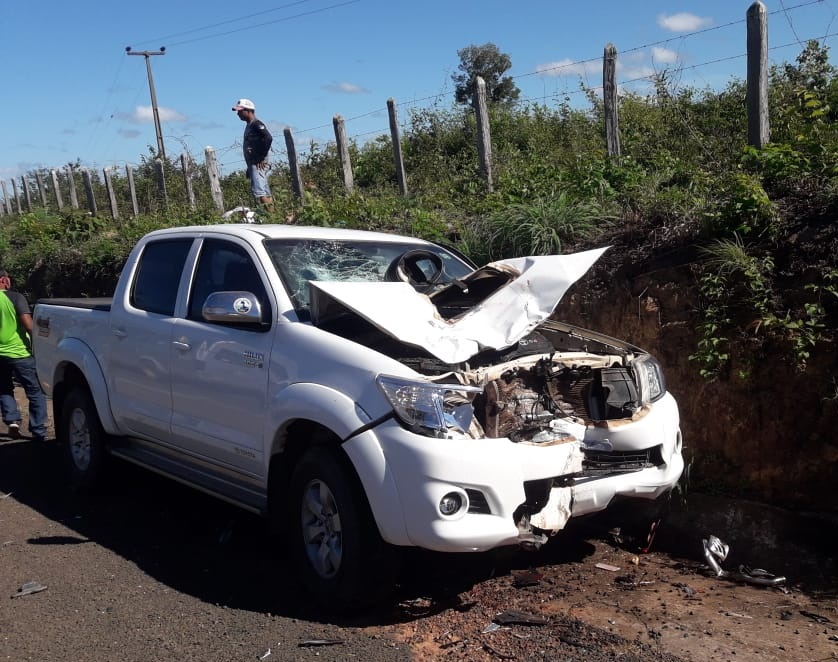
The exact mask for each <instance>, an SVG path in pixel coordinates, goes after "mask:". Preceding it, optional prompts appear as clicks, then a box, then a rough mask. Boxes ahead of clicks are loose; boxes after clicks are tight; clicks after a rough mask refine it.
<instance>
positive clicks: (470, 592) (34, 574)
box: [0, 438, 838, 662]
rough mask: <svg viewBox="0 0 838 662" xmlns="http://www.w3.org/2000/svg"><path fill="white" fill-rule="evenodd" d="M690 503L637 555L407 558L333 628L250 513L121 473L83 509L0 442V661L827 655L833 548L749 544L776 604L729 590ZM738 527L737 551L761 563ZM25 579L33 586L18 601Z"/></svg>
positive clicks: (51, 458) (616, 550) (53, 466)
mask: <svg viewBox="0 0 838 662" xmlns="http://www.w3.org/2000/svg"><path fill="white" fill-rule="evenodd" d="M692 503H693V504H695V505H694V506H693V507H692V510H691V511H689V512H682V513H680V514H678V515H677V516H676V519H675V521H673V526H672V527H670V529H668V531H669V535H667V534H666V533H664V531H662V532H661V534H660V535H659V539H658V547H657V548H656V549H655V550H654V551H653V553H651V554H646V555H639V556H638V555H635V554H634V553H633V552H631V551H630V550H627V549H625V548H624V547H622V546H621V545H620V544H618V541H616V540H615V539H611V538H609V537H608V536H603V535H602V531H597V530H594V529H587V528H584V527H583V528H579V529H578V530H573V531H568V532H563V533H562V534H560V536H559V537H558V539H557V540H555V541H553V542H551V544H550V545H548V547H547V548H546V549H544V550H542V551H541V552H539V553H537V554H531V553H529V554H527V553H522V552H507V551H504V552H501V553H497V554H478V555H471V554H462V555H444V554H429V553H421V552H414V553H410V554H407V556H406V559H405V571H404V573H403V577H402V584H401V586H400V588H399V591H398V592H397V595H396V596H394V598H393V599H392V600H391V601H389V602H388V603H386V604H382V605H381V606H380V607H378V608H376V609H371V610H367V611H364V612H358V613H355V614H351V615H348V616H347V615H344V616H340V617H338V616H335V615H334V614H329V613H325V612H324V611H323V610H321V609H319V608H318V607H316V606H315V605H313V604H312V603H311V602H310V601H309V600H308V599H307V597H306V595H305V594H303V593H302V592H301V590H300V589H299V587H298V585H297V583H296V581H295V578H294V576H293V573H292V572H290V571H289V569H288V567H287V559H286V557H285V555H284V554H283V550H282V549H281V545H273V544H272V543H270V542H269V537H268V536H267V532H266V528H265V524H264V522H263V521H262V520H261V519H259V518H257V517H255V516H253V515H250V514H248V513H245V512H242V511H240V510H238V509H236V508H234V507H232V506H230V505H228V504H225V503H222V502H219V501H217V500H215V499H212V498H210V497H208V496H205V495H203V494H201V493H198V492H196V491H194V490H191V489H189V488H187V487H184V486H181V485H179V484H177V483H174V482H172V481H169V480H166V479H164V478H162V477H158V476H156V475H153V474H150V473H148V472H145V471H143V470H141V469H138V468H136V467H133V466H130V465H127V464H122V463H119V464H117V465H115V466H114V467H113V469H112V471H111V472H110V473H109V475H108V480H107V481H106V483H105V485H103V487H102V489H101V490H99V491H98V492H97V493H96V494H94V495H92V496H91V497H89V498H83V499H82V498H77V497H74V496H73V495H72V494H71V493H70V492H69V491H68V490H67V489H66V488H65V485H64V480H63V473H62V467H61V462H60V453H59V449H58V446H57V443H56V442H55V441H54V440H52V439H50V440H49V441H47V442H46V443H42V444H38V443H34V442H32V441H30V440H28V439H20V440H16V441H11V440H7V441H4V440H2V438H0V660H3V659H6V660H39V661H51V660H74V661H78V662H84V661H86V660H91V661H92V660H96V661H97V662H101V661H109V660H114V661H117V660H119V661H120V662H131V661H137V662H140V661H142V662H154V661H157V660H160V661H163V660H167V661H168V660H179V661H187V660H214V661H227V660H229V661H231V662H232V661H238V660H257V659H264V660H267V661H268V662H274V661H277V660H308V659H317V660H365V661H366V660H370V661H375V660H381V661H388V660H438V659H446V660H499V659H500V660H502V659H515V660H541V659H550V660H558V659H560V660H569V661H573V660H580V661H581V660H586V662H597V661H600V660H603V661H604V660H620V661H622V662H630V661H638V662H639V661H641V660H642V661H643V662H674V661H677V660H679V659H682V660H693V661H695V662H704V661H705V660H706V661H708V662H709V661H712V660H737V661H739V662H743V661H744V662H750V661H754V662H756V661H757V660H759V661H760V662H763V661H764V660H777V661H781V662H786V661H788V662H799V661H801V660H810V661H815V660H817V661H821V660H833V659H838V597H836V596H838V592H836V573H835V558H834V549H835V547H834V545H833V546H832V547H829V545H828V544H827V545H826V547H825V549H826V550H827V551H822V550H821V551H820V552H818V553H819V554H821V555H820V556H818V554H815V555H814V556H811V557H810V556H807V555H806V554H803V553H802V552H800V550H799V549H798V548H794V547H788V546H785V547H783V548H782V550H781V551H777V550H773V551H772V550H770V549H769V547H770V541H768V542H765V543H763V542H760V544H759V546H760V547H765V550H764V551H765V552H770V553H767V554H763V555H762V556H759V555H756V556H755V557H754V558H753V560H754V561H759V562H761V563H764V562H765V561H768V562H769V563H774V565H773V566H765V567H770V569H771V570H772V571H783V572H787V573H788V574H789V582H788V584H787V586H784V587H783V588H782V590H780V589H765V588H762V587H753V586H744V585H741V584H738V583H735V582H728V581H723V580H720V579H719V578H717V577H714V576H713V575H712V573H710V572H708V569H707V567H706V565H705V564H704V563H702V561H701V554H700V553H698V551H697V549H696V544H695V539H696V538H697V536H700V535H701V531H703V530H706V529H707V527H715V528H714V532H715V533H718V534H719V535H724V534H725V533H728V534H733V533H734V529H733V528H732V527H731V525H730V523H729V522H728V520H726V519H725V518H724V515H725V513H723V512H721V510H722V509H720V508H718V506H716V505H713V503H711V504H710V505H707V504H706V503H705V505H704V506H703V507H699V505H698V504H700V503H701V502H700V501H696V500H695V499H693V501H692ZM702 518H703V519H702ZM748 519H749V521H751V522H752V523H754V524H755V525H756V524H758V523H759V520H758V518H756V517H754V516H749V518H748ZM726 522H728V523H726ZM761 526H762V525H761ZM725 527H727V528H725ZM766 528H767V525H765V526H763V529H766ZM736 531H737V532H738V534H739V538H735V537H734V538H733V539H732V541H733V542H734V545H733V547H734V549H736V550H737V551H738V552H739V555H740V557H741V556H742V554H743V553H745V552H746V551H750V552H752V553H754V554H756V553H757V552H758V551H759V550H757V549H756V548H752V549H751V550H746V549H745V548H744V546H743V544H742V542H741V540H742V535H745V534H747V535H750V536H752V537H753V531H750V530H748V526H746V525H743V523H742V522H739V523H738V524H736ZM832 531H833V530H832V529H829V528H828V527H826V528H824V527H822V526H820V525H818V526H816V531H815V532H814V533H812V532H811V531H810V532H809V534H806V533H805V532H801V530H796V533H793V534H790V537H795V538H797V539H802V537H805V535H812V536H813V537H814V538H815V539H821V538H823V539H824V540H825V541H826V542H827V543H828V540H827V539H826V538H824V536H827V535H830V534H831V532H832ZM775 542H776V541H775ZM829 549H832V550H833V555H830V553H829V552H828V550H829ZM734 556H735V555H734ZM734 560H736V559H735V558H734ZM781 561H782V562H781ZM603 563H604V564H606V565H607V566H611V567H614V568H619V570H610V569H603V568H602V567H601V565H602V564H603ZM597 564H599V565H597ZM522 578H523V580H524V581H522ZM29 582H35V583H36V584H28V583H29ZM27 585H28V586H30V587H34V588H36V589H37V588H40V587H45V588H43V589H42V590H37V591H35V592H31V593H28V594H24V595H17V593H18V592H19V591H20V589H21V588H22V587H25V586H27ZM2 592H5V593H6V595H2ZM24 593H25V591H24ZM13 596H15V597H13ZM504 613H506V617H507V620H509V618H510V614H511V620H512V622H511V623H505V624H498V623H495V624H493V620H503V617H502V616H503V614H504ZM807 614H808V615H807ZM499 615H500V616H501V617H500V618H499ZM522 619H523V620H522ZM528 620H529V621H531V622H527V621H528Z"/></svg>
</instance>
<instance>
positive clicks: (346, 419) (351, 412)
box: [269, 382, 372, 439]
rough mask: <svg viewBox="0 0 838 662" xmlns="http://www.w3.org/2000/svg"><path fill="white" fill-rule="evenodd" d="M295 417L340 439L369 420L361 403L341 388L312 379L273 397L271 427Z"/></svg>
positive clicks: (285, 389) (283, 390)
mask: <svg viewBox="0 0 838 662" xmlns="http://www.w3.org/2000/svg"><path fill="white" fill-rule="evenodd" d="M296 419H303V420H308V421H313V422H315V423H319V424H320V425H322V426H323V427H325V428H327V429H329V430H331V431H332V432H334V433H335V434H336V435H337V436H338V437H340V438H341V439H346V438H347V437H348V436H349V435H350V434H352V433H353V432H355V431H356V430H357V429H358V428H360V427H361V426H363V425H366V424H367V423H369V422H370V420H372V419H371V418H370V416H369V414H367V412H366V411H364V409H363V408H362V407H361V405H359V404H358V403H357V402H355V401H354V400H352V399H351V398H349V397H347V396H346V395H344V394H343V393H341V392H340V391H336V390H334V389H332V388H329V387H327V386H322V385H320V384H313V383H311V382H298V383H296V384H291V385H290V386H288V387H287V388H284V389H282V390H281V391H279V392H278V393H276V394H274V396H273V397H272V402H271V408H270V419H269V427H270V430H279V429H281V428H283V427H285V425H286V424H287V423H288V422H290V421H293V420H296Z"/></svg>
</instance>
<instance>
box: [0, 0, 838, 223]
mask: <svg viewBox="0 0 838 662" xmlns="http://www.w3.org/2000/svg"><path fill="white" fill-rule="evenodd" d="M822 1H823V0H807V1H805V2H801V3H799V4H797V5H794V6H790V7H783V8H782V9H779V10H775V11H773V12H767V11H765V7H764V5H763V4H762V3H761V2H755V3H754V4H753V5H752V6H751V8H749V10H748V12H749V14H750V13H751V12H752V11H753V10H754V8H755V7H761V11H762V20H763V23H766V22H767V19H768V17H770V16H772V15H776V14H782V15H783V17H784V18H785V19H786V20H790V19H789V15H790V13H792V12H795V11H797V10H801V9H803V8H805V7H808V6H811V5H814V4H818V3H820V2H822ZM748 20H749V18H748V16H747V15H746V17H745V18H743V19H741V20H738V21H731V22H728V23H725V24H722V25H718V26H712V27H707V28H703V29H699V30H695V31H693V32H688V33H684V34H681V35H678V36H677V37H671V38H667V39H662V40H658V41H653V42H648V43H644V44H641V45H636V46H632V47H630V48H627V49H624V50H622V51H621V52H620V54H621V55H622V56H627V55H629V54H632V53H637V52H642V51H648V50H649V49H654V48H657V47H662V46H666V45H669V44H671V43H673V42H676V41H678V42H683V41H685V40H687V39H696V38H699V37H702V36H706V35H708V34H709V33H712V32H716V31H719V30H725V29H730V28H733V27H736V26H741V25H743V24H747V22H748ZM763 29H764V27H763ZM835 36H838V32H825V33H824V34H820V35H814V36H812V37H809V38H808V39H802V38H801V37H800V36H799V35H798V34H797V33H796V32H795V39H796V41H795V42H791V43H785V44H779V45H774V46H767V38H765V37H764V35H763V37H762V38H761V39H762V41H763V48H764V50H765V51H766V52H764V53H751V52H750V48H751V47H750V40H749V52H744V53H739V54H735V55H730V56H724V57H720V58H714V59H711V60H706V61H704V62H700V63H696V64H690V65H680V66H678V67H677V69H675V68H673V67H664V68H663V69H660V70H655V71H654V72H652V73H649V74H644V75H640V76H633V77H630V78H624V79H622V80H617V79H616V75H615V77H614V78H613V79H612V80H610V83H609V81H608V80H605V79H603V83H602V84H590V82H588V81H584V80H583V77H584V76H586V75H587V74H588V73H591V72H593V71H595V70H597V68H598V66H597V65H598V64H599V63H603V64H604V63H605V61H606V60H607V53H604V54H603V55H602V56H597V57H590V58H584V59H580V60H575V61H571V62H562V63H559V64H556V65H554V66H551V67H542V68H539V69H537V70H535V71H530V72H526V73H523V74H518V75H516V76H511V77H510V78H512V79H513V81H514V80H520V79H524V78H528V77H532V76H546V75H550V76H557V75H559V74H561V73H563V72H573V73H575V74H576V75H577V77H578V79H579V86H578V88H577V89H573V90H570V89H564V90H561V91H556V92H553V93H550V94H546V93H545V94H544V95H541V96H529V97H524V98H520V99H518V100H517V101H518V103H520V104H530V105H533V104H542V105H547V104H551V103H552V104H555V103H567V102H568V101H569V100H572V99H573V98H575V97H577V96H585V97H586V98H587V99H589V100H590V99H591V98H592V97H593V96H594V95H596V94H603V95H604V93H605V91H606V88H607V87H608V86H609V84H610V85H611V86H613V89H615V90H626V89H628V88H629V87H630V86H632V85H635V84H643V85H650V84H652V85H653V84H654V83H656V82H657V81H660V80H661V79H662V78H663V77H664V76H665V75H666V74H667V72H673V71H677V72H678V73H679V74H681V75H683V73H684V72H686V71H695V70H699V69H701V68H702V67H708V66H710V65H716V64H720V63H725V62H733V61H736V60H744V59H751V58H757V59H758V58H762V60H763V62H764V60H765V56H766V54H767V52H768V51H776V50H779V49H785V48H789V47H791V46H794V45H799V46H803V45H804V44H805V43H806V42H808V41H809V40H816V41H825V40H826V39H829V38H832V37H835ZM608 46H610V45H608ZM608 46H606V51H607V49H608ZM614 53H615V56H616V49H614ZM749 73H750V72H749ZM759 75H760V76H761V77H763V78H764V68H763V71H762V72H761V73H760V74H759ZM762 84H763V85H764V84H765V82H764V81H763V82H762ZM673 92H674V91H673ZM759 94H762V95H764V94H765V91H764V90H762V91H761V92H759ZM452 97H453V94H452V93H451V91H445V92H440V93H438V94H432V95H428V96H425V97H420V98H413V99H408V100H405V101H403V102H396V101H395V100H393V99H388V101H387V107H386V108H375V109H370V110H369V111H366V112H362V113H358V114H354V115H352V116H351V117H348V118H343V117H341V116H340V115H335V116H334V117H333V118H332V121H331V122H329V123H323V124H318V125H316V126H312V127H309V128H306V129H302V130H299V131H297V133H298V134H300V135H311V134H316V133H317V132H320V131H322V130H324V129H327V128H329V127H332V128H333V129H334V130H335V136H336V137H335V140H334V141H331V140H327V141H325V142H324V143H323V144H319V143H317V142H316V141H313V140H312V141H310V143H309V145H308V147H307V149H298V148H297V147H296V145H294V143H293V137H292V136H291V130H290V128H287V127H286V128H284V129H283V132H284V134H285V141H284V146H283V143H282V141H279V140H276V139H275V140H274V143H273V147H272V149H271V157H272V162H273V163H274V170H275V171H276V172H282V173H288V180H289V181H290V183H291V184H292V186H293V185H294V183H295V182H301V181H302V179H303V178H302V176H301V174H300V173H299V171H297V172H294V169H295V168H299V167H300V166H299V163H298V162H297V158H296V157H297V154H302V155H306V156H309V157H310V156H311V154H312V152H313V151H316V150H317V149H326V150H330V149H334V150H335V152H336V153H338V154H340V155H342V156H341V169H342V179H343V184H344V186H345V187H346V188H347V189H348V190H351V189H352V187H353V183H352V167H351V163H349V162H348V158H349V156H348V155H349V154H350V150H349V149H348V144H341V141H342V140H343V141H346V142H347V143H349V142H351V143H353V144H355V145H358V144H364V143H366V142H367V140H368V139H370V138H377V137H384V138H385V139H389V140H390V141H391V142H392V144H393V147H394V152H398V151H399V150H398V149H397V147H400V144H401V138H400V135H401V133H403V132H406V131H409V130H410V127H411V121H412V116H413V115H414V114H416V113H419V112H421V111H423V110H428V111H430V110H432V109H436V108H438V106H439V104H440V103H442V102H444V101H445V100H446V99H448V100H451V99H452ZM450 103H452V106H450V107H453V102H450ZM472 105H473V107H474V110H475V112H476V113H477V112H480V103H479V100H478V99H477V98H475V99H474V100H473V104H472ZM399 106H402V107H403V108H406V109H407V110H408V116H407V118H405V117H402V118H401V120H399V119H397V115H398V108H399ZM614 110H615V112H616V108H615V109H614ZM763 112H765V111H764V110H763ZM375 116H386V117H387V118H388V120H389V122H388V126H381V127H380V128H373V129H364V130H363V131H356V132H355V133H348V132H347V131H346V129H347V127H348V126H351V125H353V124H354V123H356V122H359V121H360V120H364V119H366V118H369V117H375ZM683 119H684V130H685V131H687V132H694V131H695V129H694V127H693V126H691V124H690V123H689V122H688V121H687V119H686V118H683ZM750 121H757V120H754V119H753V118H750V117H749V122H750ZM758 121H760V122H766V123H767V118H764V117H763V118H760V119H759V120H758ZM614 127H615V128H614V129H613V130H615V131H617V135H619V125H618V123H617V122H616V117H615V121H614ZM486 132H487V133H486V134H485V135H481V136H479V141H480V145H488V146H489V150H491V136H490V133H488V132H489V127H486ZM763 133H767V131H763ZM166 137H167V138H168V139H170V140H175V141H177V142H179V143H180V145H181V147H182V152H181V154H180V156H179V157H178V159H177V160H173V161H170V160H163V159H159V158H152V156H150V157H149V158H141V160H140V162H139V163H129V162H118V163H111V164H109V165H107V166H104V167H97V166H82V165H81V164H80V163H77V164H74V165H67V166H63V167H61V168H44V169H39V170H37V171H35V173H34V174H32V173H30V175H29V176H26V175H24V176H21V177H20V178H16V179H11V180H8V183H7V181H6V180H0V186H2V200H0V215H14V214H22V213H24V212H26V211H31V210H33V209H36V208H38V207H39V206H40V207H44V208H48V207H53V206H54V207H55V208H57V209H58V210H61V209H63V208H64V207H65V206H70V207H71V208H74V209H78V208H80V207H81V204H80V201H81V200H80V199H81V196H80V195H79V192H80V191H83V192H84V194H85V197H86V202H87V205H86V207H87V210H88V211H89V212H90V213H91V214H94V215H96V214H98V213H99V208H100V203H99V200H102V199H106V200H107V201H108V204H107V207H108V208H109V212H110V215H111V216H112V217H113V218H115V219H116V218H121V217H127V216H133V217H137V216H138V215H139V213H140V211H142V212H144V213H154V212H156V211H160V210H164V209H166V208H168V207H169V206H170V205H171V204H175V205H177V206H178V207H186V208H191V209H193V210H194V209H196V208H197V207H208V206H213V207H215V208H216V209H217V210H218V211H223V210H224V208H225V204H226V206H230V203H231V202H237V203H240V204H242V205H246V204H247V195H245V194H244V193H242V192H238V193H236V192H230V191H228V192H227V197H228V200H227V201H226V203H225V199H224V198H225V192H223V191H222V190H221V189H222V182H229V180H230V175H227V176H226V177H225V178H223V179H222V177H221V176H220V172H222V171H224V172H228V173H235V171H237V170H242V169H243V165H244V163H245V161H244V158H243V156H242V152H241V147H242V143H241V140H236V141H234V142H233V143H231V144H228V145H225V146H222V147H219V148H212V147H208V148H206V149H205V151H204V154H203V155H201V157H200V158H199V157H198V155H196V154H194V153H192V150H191V149H190V147H189V144H188V141H187V140H186V139H185V138H184V137H182V136H181V137H178V136H170V135H167V136H166ZM763 137H764V136H763ZM605 138H606V140H608V137H607V136H605ZM615 144H618V141H617V142H616V143H615ZM289 147H290V149H289ZM609 154H611V155H613V156H618V155H619V148H617V149H616V150H615V149H614V148H613V146H612V147H609ZM394 158H395V159H396V169H397V173H399V174H400V177H399V184H400V188H401V192H402V194H407V176H406V173H405V172H404V164H403V163H399V160H400V157H399V155H398V154H394ZM481 158H484V159H487V162H485V163H481V164H480V171H481V172H482V173H484V177H485V173H486V172H487V170H488V171H489V172H491V151H490V152H489V154H487V155H484V156H482V157H481ZM303 167H305V165H303ZM122 171H124V173H125V174H124V176H123V175H122V174H121V173H122ZM99 173H101V176H100V174H99ZM140 180H142V181H141V183H140V184H139V185H137V182H140ZM149 182H154V184H153V185H152V184H150V183H149ZM485 183H486V185H487V186H488V188H489V189H491V187H492V182H491V181H487V182H485ZM239 184H240V186H239V188H240V189H242V191H244V190H247V187H246V186H244V185H242V184H241V182H239ZM293 188H294V193H295V195H297V196H298V197H299V198H300V199H302V197H303V187H302V186H300V185H296V186H293ZM228 189H229V186H228ZM196 193H197V195H196ZM172 200H174V201H175V202H172ZM39 203H40V204H39Z"/></svg>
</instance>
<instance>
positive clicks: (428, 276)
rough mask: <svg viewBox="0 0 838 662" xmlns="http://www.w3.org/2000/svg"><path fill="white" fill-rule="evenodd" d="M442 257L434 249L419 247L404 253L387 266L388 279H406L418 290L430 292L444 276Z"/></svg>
mask: <svg viewBox="0 0 838 662" xmlns="http://www.w3.org/2000/svg"><path fill="white" fill-rule="evenodd" d="M442 267H443V265H442V258H441V257H440V256H439V255H437V254H436V253H434V252H433V251H429V250H425V249H423V248H418V249H416V250H412V251H407V252H406V253H402V254H401V255H400V256H399V257H397V258H396V259H395V260H393V262H392V263H391V264H390V266H389V267H387V272H386V273H385V275H384V277H385V279H386V280H392V281H404V282H405V283H408V284H409V285H410V286H412V287H413V289H415V290H416V291H417V292H428V291H430V290H431V289H433V287H434V285H436V284H437V282H439V279H440V278H441V277H442Z"/></svg>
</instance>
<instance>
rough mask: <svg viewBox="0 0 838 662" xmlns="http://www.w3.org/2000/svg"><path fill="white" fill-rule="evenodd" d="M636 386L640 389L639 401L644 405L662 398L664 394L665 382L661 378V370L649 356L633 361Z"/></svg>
mask: <svg viewBox="0 0 838 662" xmlns="http://www.w3.org/2000/svg"><path fill="white" fill-rule="evenodd" d="M631 366H632V368H633V369H634V374H635V377H636V379H637V385H638V387H639V388H640V400H641V402H643V403H644V404H648V403H650V402H654V401H655V400H659V399H660V398H662V397H663V394H664V393H666V381H665V380H664V378H663V369H662V368H661V364H660V363H658V362H657V359H655V358H654V357H653V356H651V355H650V354H644V355H643V356H641V357H639V358H637V359H635V360H634V361H633V362H632V364H631Z"/></svg>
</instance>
